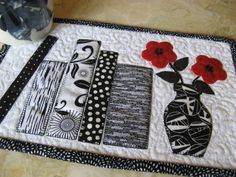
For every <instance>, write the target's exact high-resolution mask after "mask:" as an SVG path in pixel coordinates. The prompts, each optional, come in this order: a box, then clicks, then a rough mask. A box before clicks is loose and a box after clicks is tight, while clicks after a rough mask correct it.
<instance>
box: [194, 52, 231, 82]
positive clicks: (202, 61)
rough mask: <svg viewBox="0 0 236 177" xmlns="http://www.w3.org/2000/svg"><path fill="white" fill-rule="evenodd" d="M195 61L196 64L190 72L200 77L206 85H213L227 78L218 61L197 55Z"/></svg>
mask: <svg viewBox="0 0 236 177" xmlns="http://www.w3.org/2000/svg"><path fill="white" fill-rule="evenodd" d="M196 61H197V63H195V64H194V65H193V66H192V68H191V70H192V71H193V72H194V73H195V74H196V75H198V76H201V77H202V79H203V80H204V81H205V82H206V83H208V84H213V83H215V82H216V81H217V80H225V79H226V78H227V74H226V72H225V70H224V69H223V65H222V63H221V62H220V61H219V60H217V59H215V58H209V57H207V56H205V55H199V56H198V57H197V58H196Z"/></svg>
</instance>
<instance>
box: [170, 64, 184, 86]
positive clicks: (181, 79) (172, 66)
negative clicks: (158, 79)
mask: <svg viewBox="0 0 236 177" xmlns="http://www.w3.org/2000/svg"><path fill="white" fill-rule="evenodd" d="M169 65H170V67H171V68H172V69H173V70H174V71H175V72H176V73H177V74H178V75H179V78H180V81H181V83H182V84H184V80H183V78H182V76H181V74H180V73H179V71H177V70H176V69H175V67H174V65H173V64H172V63H169Z"/></svg>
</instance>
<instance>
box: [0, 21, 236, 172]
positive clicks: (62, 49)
mask: <svg viewBox="0 0 236 177" xmlns="http://www.w3.org/2000/svg"><path fill="white" fill-rule="evenodd" d="M51 34H52V35H55V36H57V37H58V38H59V40H58V41H57V42H56V44H55V45H54V46H53V48H52V49H51V51H50V53H49V54H48V55H47V57H46V60H57V61H69V60H70V58H71V55H72V52H73V49H74V47H75V43H76V41H77V40H78V39H96V40H100V41H102V47H101V49H105V50H114V51H117V52H118V53H119V59H118V63H125V64H132V65H139V66H146V67H152V65H151V64H150V63H148V62H146V61H144V60H143V59H142V58H141V56H140V54H141V52H142V50H144V49H145V44H146V43H147V42H148V41H150V40H155V41H169V42H171V43H172V44H173V46H174V51H175V52H176V54H177V56H178V58H181V57H189V60H190V63H189V67H188V68H187V69H186V70H185V71H183V72H181V73H182V76H183V78H184V80H185V82H186V83H190V82H191V81H192V80H193V79H194V78H195V76H194V75H193V74H192V73H191V71H190V67H191V66H192V65H193V64H194V63H195V57H196V56H198V55H200V54H201V55H208V56H211V57H215V58H218V59H220V60H221V61H222V63H223V65H224V68H225V69H226V71H227V74H228V78H227V80H225V81H218V82H216V83H215V84H213V85H212V88H213V90H214V92H215V95H206V94H205V95H202V96H201V100H202V102H203V104H205V106H206V107H207V108H208V110H209V111H210V112H211V114H212V119H213V132H212V137H211V140H210V143H209V146H208V148H207V151H206V153H205V155H204V157H203V158H196V157H191V156H183V155H176V154H172V152H171V149H170V146H169V142H168V138H167V135H166V133H165V129H164V123H163V113H164V109H165V107H166V106H167V105H168V104H169V102H171V101H172V100H173V99H174V97H175V92H174V91H173V85H172V84H170V83H167V82H165V81H163V80H161V79H160V78H158V77H157V76H155V74H154V76H153V100H152V102H153V104H152V115H151V123H150V137H149V148H148V150H137V149H131V148H122V147H115V146H107V145H92V144H87V143H81V142H78V141H71V140H63V139H57V138H52V137H47V136H36V135H27V134H23V133H17V132H16V131H15V128H16V125H17V122H18V120H19V115H20V113H21V110H22V108H23V103H24V100H25V99H26V97H27V94H28V92H29V90H30V86H31V83H32V80H33V79H31V80H30V82H29V83H28V85H27V86H26V87H25V89H24V90H23V92H22V94H21V95H20V97H19V98H18V99H17V101H16V103H15V104H14V106H13V107H12V109H11V111H10V112H9V113H8V114H7V116H6V118H5V119H4V121H3V122H2V124H1V125H0V136H1V137H9V138H13V139H17V140H22V141H27V142H34V143H40V144H47V145H52V146H58V147H63V148H66V149H75V150H83V151H90V152H97V153H100V154H109V155H115V156H121V157H128V158H135V159H148V160H158V161H167V162H177V163H186V164H193V165H203V166H210V167H219V168H220V167H224V168H233V169H235V168H236V137H235V135H236V108H235V104H236V77H235V76H236V74H235V70H234V65H233V61H232V56H231V51H230V46H229V44H227V43H224V42H213V41H208V40H202V39H194V38H183V37H174V36H168V35H159V34H149V33H145V32H142V33H140V32H130V31H122V30H115V29H106V28H101V27H91V26H85V25H72V24H58V25H57V26H56V28H55V29H54V31H53V32H52V33H51ZM39 44H40V42H35V43H33V44H28V45H24V46H13V47H11V48H10V50H9V52H8V53H7V55H6V57H5V59H4V60H3V62H2V63H1V65H0V97H1V96H2V95H3V94H4V93H5V91H6V90H7V88H8V87H9V86H10V84H11V83H12V82H13V80H14V79H15V78H16V76H17V75H18V74H19V72H20V71H21V69H22V68H23V66H24V64H25V63H26V62H27V61H28V59H29V58H30V56H31V55H32V54H33V53H34V52H35V50H36V49H37V47H38V46H39ZM152 68H153V69H154V73H157V72H160V71H164V70H168V68H165V69H156V68H154V67H152Z"/></svg>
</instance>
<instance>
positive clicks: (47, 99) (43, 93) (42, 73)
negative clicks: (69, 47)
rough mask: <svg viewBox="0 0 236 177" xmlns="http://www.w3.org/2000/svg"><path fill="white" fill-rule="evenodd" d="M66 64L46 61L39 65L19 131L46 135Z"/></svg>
mask: <svg viewBox="0 0 236 177" xmlns="http://www.w3.org/2000/svg"><path fill="white" fill-rule="evenodd" d="M66 65H67V64H66V63H63V62H56V61H44V62H43V63H42V64H41V65H40V66H39V69H38V70H37V75H36V77H35V79H34V82H33V86H32V89H31V91H30V94H29V96H28V98H27V100H26V104H25V106H24V109H23V112H22V114H21V117H20V121H19V125H18V131H19V132H24V133H29V134H35V135H44V133H45V130H46V126H47V123H48V119H49V116H50V113H51V110H52V106H53V103H54V100H55V97H56V94H57V91H58V88H59V85H60V83H61V79H62V76H63V74H64V71H65V69H66Z"/></svg>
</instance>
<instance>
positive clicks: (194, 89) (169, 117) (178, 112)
mask: <svg viewBox="0 0 236 177" xmlns="http://www.w3.org/2000/svg"><path fill="white" fill-rule="evenodd" d="M142 58H143V59H145V60H148V61H150V62H151V63H152V64H153V65H154V66H155V67H157V68H165V67H166V66H167V65H169V67H170V68H171V70H172V71H162V72H159V73H157V74H156V75H157V76H158V77H160V78H161V79H163V80H165V81H167V82H169V83H172V84H173V89H174V91H175V92H176V96H175V98H174V100H173V101H171V102H170V103H169V104H168V105H167V106H166V109H165V111H164V126H165V129H166V133H167V136H168V139H169V142H170V146H171V149H172V151H173V153H176V154H182V155H191V156H195V157H202V156H204V154H205V152H206V149H207V146H208V144H209V141H210V138H211V133H212V116H211V113H210V112H209V111H208V109H207V107H206V106H205V105H204V103H202V101H201V95H202V94H214V92H213V90H212V89H211V87H210V86H209V84H213V83H215V82H216V81H217V80H225V79H226V78H227V74H226V72H225V70H224V69H223V65H222V63H221V62H220V61H219V60H218V59H216V58H211V57H208V56H205V55H199V56H197V57H196V63H195V64H194V65H193V66H192V67H191V70H192V72H193V73H194V74H195V75H197V77H196V78H195V79H194V80H193V81H192V83H191V84H186V83H185V82H184V79H183V77H182V75H181V73H180V72H181V71H183V70H185V69H186V68H187V66H188V63H189V58H187V57H185V58H181V59H178V60H177V55H176V54H175V52H174V50H173V46H172V44H170V43H169V42H156V41H150V42H148V43H147V45H146V49H145V50H144V51H143V52H142ZM200 78H201V79H202V80H200Z"/></svg>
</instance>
